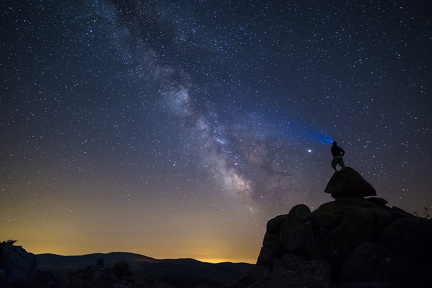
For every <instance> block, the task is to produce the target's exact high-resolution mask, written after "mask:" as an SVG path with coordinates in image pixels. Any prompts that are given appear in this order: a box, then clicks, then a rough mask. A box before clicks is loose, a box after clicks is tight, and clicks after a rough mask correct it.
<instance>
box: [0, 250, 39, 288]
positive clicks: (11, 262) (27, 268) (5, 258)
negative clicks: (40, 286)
mask: <svg viewBox="0 0 432 288" xmlns="http://www.w3.org/2000/svg"><path fill="white" fill-rule="evenodd" d="M0 250H1V251H0V266H1V267H0V270H1V271H2V274H3V275H2V277H1V279H0V287H8V285H18V284H17V283H26V282H30V280H31V278H32V276H33V274H34V272H35V271H36V268H37V262H36V256H35V255H34V254H32V253H29V252H27V251H26V250H25V249H24V248H22V247H21V246H14V245H12V244H4V243H2V244H0ZM2 285H3V286H2Z"/></svg>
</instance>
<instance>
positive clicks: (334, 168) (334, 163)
mask: <svg viewBox="0 0 432 288" xmlns="http://www.w3.org/2000/svg"><path fill="white" fill-rule="evenodd" d="M336 165H337V159H336V157H334V158H333V160H332V162H331V167H332V168H333V170H335V172H337V169H336Z"/></svg>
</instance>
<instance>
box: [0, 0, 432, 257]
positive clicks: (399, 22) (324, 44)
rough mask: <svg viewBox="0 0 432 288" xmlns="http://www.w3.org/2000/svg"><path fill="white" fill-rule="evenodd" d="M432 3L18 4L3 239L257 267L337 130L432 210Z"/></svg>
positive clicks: (7, 77) (356, 157) (6, 37)
mask: <svg viewBox="0 0 432 288" xmlns="http://www.w3.org/2000/svg"><path fill="white" fill-rule="evenodd" d="M428 2H429V1H415V0H414V1H402V0H400V1H390V0H389V1H296V0H294V1H257V0H255V1H253V0H249V1H234V0H233V1H210V0H207V1H206V0H196V1H175V0H171V1H168V0H157V1H156V0H155V1H138V0H136V1H134V0H129V1H127V0H124V1H109V0H80V1H76V0H51V1H46V0H39V1H36V0H32V1H30V0H24V1H14V0H6V1H2V2H1V4H0V9H1V14H0V19H1V28H0V45H1V51H0V71H1V72H0V73H1V77H0V193H1V194H0V196H1V198H0V213H1V214H0V216H1V217H0V241H2V240H7V239H15V240H18V242H17V244H18V245H22V246H23V247H24V248H25V249H27V250H28V251H30V252H33V253H45V252H50V253H57V254H62V255H78V254H86V253H93V252H111V251H127V252H135V253H139V254H143V255H147V256H150V257H155V258H181V257H191V258H196V259H199V260H204V261H211V262H219V261H234V262H240V261H246V262H251V263H253V262H255V260H256V258H257V256H258V253H259V249H260V247H261V243H262V239H263V236H264V233H265V225H266V222H267V221H268V220H269V219H270V218H273V217H275V216H277V215H280V214H285V213H288V212H289V210H290V209H291V208H292V207H293V206H294V205H296V204H302V203H303V204H306V205H308V206H309V207H310V208H311V209H312V210H313V209H316V208H317V207H318V206H319V205H321V204H323V203H325V202H329V201H333V198H331V196H330V195H329V194H326V193H324V188H325V186H326V184H327V182H328V180H329V179H330V177H331V176H332V174H333V170H332V168H331V167H330V162H331V159H332V156H331V153H330V147H331V142H332V141H333V140H337V141H338V143H339V145H340V146H341V147H342V148H343V149H345V151H346V155H345V157H344V158H345V163H346V164H347V166H350V167H352V168H354V169H355V170H357V171H358V172H359V173H360V174H361V175H362V176H363V177H364V178H365V179H366V180H367V181H368V182H369V183H371V184H372V186H374V187H375V189H376V190H377V194H378V197H382V198H385V199H386V200H388V202H389V203H388V205H389V206H397V207H400V208H402V209H404V210H406V211H408V212H411V213H413V212H414V211H419V214H420V216H421V215H422V213H423V210H424V207H428V208H431V207H432V206H431V205H432V191H431V190H432V178H431V176H432V134H431V133H432V131H431V129H432V126H431V124H432V10H431V9H430V4H428Z"/></svg>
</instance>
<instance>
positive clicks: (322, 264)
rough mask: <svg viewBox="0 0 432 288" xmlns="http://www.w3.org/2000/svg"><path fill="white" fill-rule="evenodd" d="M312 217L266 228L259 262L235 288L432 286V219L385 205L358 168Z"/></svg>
mask: <svg viewBox="0 0 432 288" xmlns="http://www.w3.org/2000/svg"><path fill="white" fill-rule="evenodd" d="M326 192H327V193H330V194H332V197H333V198H335V201H332V202H328V203H325V204H323V205H321V206H320V207H319V208H318V209H316V210H315V211H313V212H311V211H310V209H309V208H308V207H307V206H306V205H297V206H295V207H293V208H292V209H291V211H290V212H289V213H288V214H286V215H280V216H277V217H276V218H273V219H271V220H270V221H268V223H267V231H266V234H265V236H264V240H263V246H262V248H261V251H260V254H259V257H258V260H257V263H256V265H255V266H254V268H253V269H252V270H251V271H250V273H249V275H248V276H247V277H245V278H244V279H243V280H242V281H241V282H239V283H238V284H236V286H235V287H238V288H239V287H253V288H264V287H274V288H278V287H285V288H286V287H372V288H373V287H377V288H378V287H380V288H381V287H431V286H430V285H432V284H431V283H432V274H431V273H430V271H432V221H431V220H427V219H424V218H420V217H416V216H414V215H412V214H409V213H407V212H405V211H404V210H402V209H400V208H397V207H392V208H390V207H388V206H386V204H387V201H386V200H384V199H382V198H376V197H371V198H366V199H365V198H363V197H365V196H375V195H376V192H375V189H374V188H373V187H372V186H371V185H370V184H369V183H367V182H366V180H364V179H363V178H362V177H361V176H360V174H358V173H357V172H356V171H355V170H354V169H352V168H349V167H347V168H345V169H342V170H341V171H338V172H336V173H335V175H333V177H332V179H330V182H329V184H328V185H327V187H326Z"/></svg>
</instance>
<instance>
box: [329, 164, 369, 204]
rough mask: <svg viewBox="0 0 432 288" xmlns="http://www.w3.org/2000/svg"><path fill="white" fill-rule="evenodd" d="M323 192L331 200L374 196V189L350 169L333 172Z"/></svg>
mask: <svg viewBox="0 0 432 288" xmlns="http://www.w3.org/2000/svg"><path fill="white" fill-rule="evenodd" d="M324 191H325V192H326V193H329V194H331V196H332V197H333V198H338V197H341V196H348V197H367V196H376V191H375V188H373V187H372V185H371V184H369V182H367V181H366V180H365V179H364V178H363V177H362V176H361V175H360V173H358V172H357V171H355V170H354V169H353V168H351V167H345V168H343V169H341V170H339V171H337V172H335V173H334V174H333V176H332V177H331V178H330V181H329V182H328V184H327V187H326V188H325V190H324Z"/></svg>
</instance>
